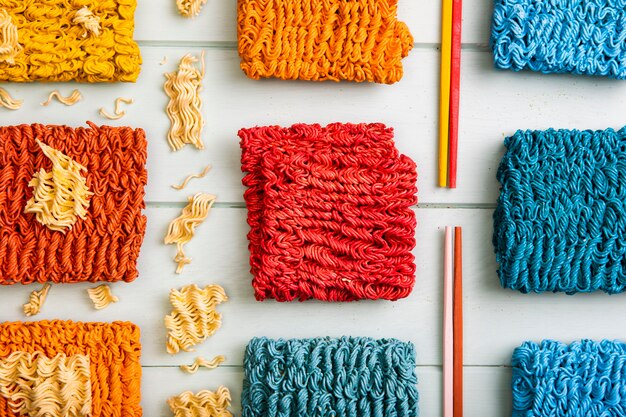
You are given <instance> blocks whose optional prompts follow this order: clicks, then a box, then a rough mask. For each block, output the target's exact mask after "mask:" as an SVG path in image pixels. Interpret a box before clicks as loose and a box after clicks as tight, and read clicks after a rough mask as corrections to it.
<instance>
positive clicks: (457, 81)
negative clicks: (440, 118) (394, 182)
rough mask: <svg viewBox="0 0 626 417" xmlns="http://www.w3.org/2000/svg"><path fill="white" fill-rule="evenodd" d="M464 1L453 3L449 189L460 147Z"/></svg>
mask: <svg viewBox="0 0 626 417" xmlns="http://www.w3.org/2000/svg"><path fill="white" fill-rule="evenodd" d="M462 20H463V0H454V1H453V3H452V55H451V60H450V122H449V123H450V127H449V135H450V140H449V150H448V187H450V188H456V173H457V153H458V147H459V101H460V88H461V26H462Z"/></svg>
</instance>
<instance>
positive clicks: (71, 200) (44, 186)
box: [24, 140, 93, 233]
mask: <svg viewBox="0 0 626 417" xmlns="http://www.w3.org/2000/svg"><path fill="white" fill-rule="evenodd" d="M36 142H37V144H38V145H39V147H40V148H41V150H42V151H43V153H44V155H46V157H48V159H50V161H51V162H52V170H51V171H46V170H44V169H43V168H42V169H40V170H39V171H38V172H36V173H35V175H34V176H33V179H32V180H31V181H30V182H29V183H28V186H29V187H32V188H33V197H32V198H31V199H30V200H28V202H27V203H26V209H25V210H24V212H25V213H34V214H35V218H36V219H37V221H38V222H39V223H41V224H43V225H45V226H48V228H49V229H50V230H56V231H59V232H63V233H65V230H66V229H68V228H69V229H71V228H72V226H74V223H76V221H78V219H79V218H81V219H83V220H85V219H86V218H87V209H88V208H89V198H90V197H91V196H92V195H93V193H92V192H91V191H89V188H88V187H87V181H86V179H85V177H84V176H83V175H82V173H81V172H82V171H86V170H87V168H85V167H84V166H82V165H80V164H79V163H77V162H76V161H73V160H72V159H71V158H69V157H68V156H67V155H64V154H63V153H62V152H59V151H57V150H56V149H53V148H51V147H50V146H48V145H46V144H44V143H42V142H41V141H39V140H36Z"/></svg>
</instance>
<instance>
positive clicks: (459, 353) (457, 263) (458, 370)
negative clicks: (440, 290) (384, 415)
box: [453, 227, 463, 417]
mask: <svg viewBox="0 0 626 417" xmlns="http://www.w3.org/2000/svg"><path fill="white" fill-rule="evenodd" d="M453 299H454V301H453V302H454V307H453V316H454V325H453V329H454V337H453V339H454V377H453V381H454V389H453V393H454V394H453V398H454V400H453V403H454V417H463V231H462V229H461V228H460V227H455V228H454V297H453Z"/></svg>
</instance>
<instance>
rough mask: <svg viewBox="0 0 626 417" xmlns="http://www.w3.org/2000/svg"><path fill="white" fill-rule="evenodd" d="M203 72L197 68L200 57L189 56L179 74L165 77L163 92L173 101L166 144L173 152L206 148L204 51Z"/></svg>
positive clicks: (169, 74) (170, 102) (170, 74)
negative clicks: (204, 136) (203, 136)
mask: <svg viewBox="0 0 626 417" xmlns="http://www.w3.org/2000/svg"><path fill="white" fill-rule="evenodd" d="M200 60H201V61H202V70H201V71H200V70H198V68H196V63H197V62H198V58H196V57H194V56H192V55H190V54H187V55H185V56H184V57H183V58H182V59H181V60H180V64H179V65H178V71H177V72H171V73H166V74H165V78H166V81H165V84H164V85H163V89H164V90H165V93H166V94H167V96H168V97H169V98H170V101H169V103H168V104H167V108H166V113H167V116H168V117H169V119H170V122H171V126H170V129H169V131H168V132H167V141H168V143H169V145H170V148H171V149H172V150H173V151H178V150H180V149H182V147H183V146H185V145H186V144H192V145H194V146H195V147H196V148H197V149H204V144H203V143H202V137H201V135H202V128H203V126H204V118H203V117H202V99H201V98H200V90H201V89H202V79H203V78H204V71H205V68H204V52H202V54H201V55H200Z"/></svg>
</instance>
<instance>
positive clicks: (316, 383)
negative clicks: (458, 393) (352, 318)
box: [241, 337, 418, 417]
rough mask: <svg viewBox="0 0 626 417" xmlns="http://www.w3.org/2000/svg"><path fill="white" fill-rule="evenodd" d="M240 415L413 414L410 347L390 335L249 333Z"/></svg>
mask: <svg viewBox="0 0 626 417" xmlns="http://www.w3.org/2000/svg"><path fill="white" fill-rule="evenodd" d="M244 372H245V377H244V383H243V393H242V398H241V405H242V409H243V410H242V416H243V417H268V416H271V417H339V416H344V417H416V416H417V414H418V412H417V411H418V410H417V401H418V393H417V377H416V376H415V348H414V347H413V344H411V343H404V342H400V341H398V340H395V339H381V340H375V339H370V338H357V337H354V338H353V337H342V338H339V339H333V338H316V339H292V340H283V339H279V340H273V339H267V338H264V337H262V338H255V339H252V341H250V343H249V344H248V347H247V348H246V354H245V358H244Z"/></svg>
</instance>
